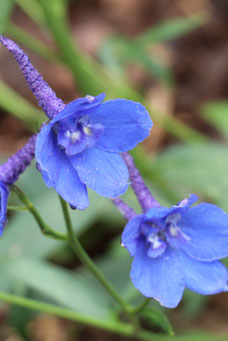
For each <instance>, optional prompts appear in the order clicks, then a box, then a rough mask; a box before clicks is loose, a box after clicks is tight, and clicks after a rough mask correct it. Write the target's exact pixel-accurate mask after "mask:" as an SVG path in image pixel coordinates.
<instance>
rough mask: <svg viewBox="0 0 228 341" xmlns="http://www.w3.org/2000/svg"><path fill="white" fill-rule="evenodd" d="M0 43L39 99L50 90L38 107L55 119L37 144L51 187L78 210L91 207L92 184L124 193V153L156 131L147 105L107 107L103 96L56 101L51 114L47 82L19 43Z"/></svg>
mask: <svg viewBox="0 0 228 341" xmlns="http://www.w3.org/2000/svg"><path fill="white" fill-rule="evenodd" d="M1 41H2V43H3V44H4V45H5V46H6V47H7V48H8V49H9V50H10V51H11V52H12V53H13V55H14V57H15V59H16V61H17V62H18V64H19V66H20V68H21V69H22V72H23V74H24V75H25V78H26V81H27V84H28V85H29V87H30V89H31V90H32V91H33V93H34V94H35V95H36V97H37V98H38V100H39V95H40V94H42V93H43V92H47V95H46V97H45V96H42V101H40V100H39V104H40V105H41V106H42V108H43V109H44V110H45V112H46V113H48V117H49V118H51V121H50V122H49V123H48V124H47V125H45V126H43V127H42V128H41V131H40V133H39V134H38V137H37V143H36V161H37V162H38V166H39V169H40V171H41V172H42V175H43V179H44V181H45V183H46V185H47V186H48V187H54V188H55V189H56V191H57V192H58V193H59V194H60V196H61V197H62V198H63V199H64V200H66V201H67V202H68V203H69V204H70V205H71V206H72V207H76V208H78V209H84V208H86V207H87V206H88V205H89V200H88V194H87V186H88V187H89V188H91V189H92V190H94V191H95V192H97V193H98V194H100V195H102V196H105V197H110V198H115V197H117V196H119V195H121V194H123V193H124V192H125V191H126V190H127V188H128V177H129V175H128V169H127V167H126V165H125V163H124V161H123V159H122V157H121V156H120V153H122V152H126V151H128V150H130V149H132V148H134V147H135V146H136V145H137V144H138V143H139V142H141V141H143V140H144V139H145V138H146V137H147V136H148V135H149V133H150V129H151V127H152V121H151V119H150V116H149V114H148V112H147V111H146V109H145V108H144V106H143V105H141V104H140V103H137V102H134V101H130V100H125V99H115V100H110V101H105V102H103V103H102V101H103V100H104V94H101V95H98V96H95V97H94V96H90V95H88V96H86V97H84V98H79V99H77V100H75V101H73V102H71V103H69V104H68V105H67V106H65V107H64V105H63V104H62V102H58V101H57V100H56V97H54V99H55V101H54V104H55V105H56V107H57V110H56V113H54V114H53V111H52V110H51V114H49V111H50V110H47V108H49V107H50V106H51V108H52V107H53V98H52V97H53V93H50V90H49V87H48V86H47V83H45V82H44V81H43V79H42V78H41V76H40V75H39V74H38V72H37V71H36V70H35V69H34V67H33V66H32V65H31V63H30V61H29V59H28V57H27V56H26V55H25V54H24V52H23V51H22V50H21V49H20V48H19V47H18V46H17V45H16V44H15V43H13V42H12V41H10V40H9V39H6V38H2V39H1ZM43 82H44V85H42V83H43ZM47 89H48V90H47ZM37 94H38V95H37ZM43 99H45V101H43ZM59 105H60V107H61V110H59ZM57 112H58V113H57Z"/></svg>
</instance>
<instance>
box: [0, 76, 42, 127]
mask: <svg viewBox="0 0 228 341" xmlns="http://www.w3.org/2000/svg"><path fill="white" fill-rule="evenodd" d="M0 107H2V108H3V109H4V110H6V111H8V112H9V113H10V114H11V115H14V116H16V117H17V118H19V119H21V120H22V121H23V122H25V123H26V124H27V126H28V127H29V128H30V129H31V130H33V131H35V130H37V128H38V127H39V126H40V124H41V123H42V122H43V121H44V120H45V116H44V113H43V112H42V111H41V110H39V109H37V108H35V107H34V106H33V105H31V104H30V103H29V102H27V101H26V100H25V99H24V98H23V97H21V96H20V95H18V94H17V93H16V92H15V91H14V90H12V89H11V88H10V87H8V86H7V85H6V84H5V83H3V82H2V81H0Z"/></svg>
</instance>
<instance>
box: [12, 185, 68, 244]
mask: <svg viewBox="0 0 228 341" xmlns="http://www.w3.org/2000/svg"><path fill="white" fill-rule="evenodd" d="M11 189H12V190H13V191H14V192H15V193H16V195H17V197H18V198H19V200H20V201H21V202H22V203H23V204H24V205H25V207H26V209H27V210H28V211H29V212H30V213H31V214H32V215H33V217H34V218H35V220H36V222H37V224H38V225H39V227H40V230H41V232H42V233H43V234H44V235H45V236H47V237H50V238H54V239H57V240H67V239H68V237H67V235H65V234H62V233H59V232H56V231H55V230H53V229H52V228H51V227H50V226H48V225H47V224H46V223H45V221H44V220H43V218H42V217H41V215H40V214H39V212H38V211H37V209H36V208H35V206H34V205H33V204H32V203H31V201H30V200H29V199H28V198H27V196H26V195H25V194H24V193H23V192H22V191H21V190H20V189H19V188H18V187H17V186H15V185H12V186H11ZM23 210H24V208H23Z"/></svg>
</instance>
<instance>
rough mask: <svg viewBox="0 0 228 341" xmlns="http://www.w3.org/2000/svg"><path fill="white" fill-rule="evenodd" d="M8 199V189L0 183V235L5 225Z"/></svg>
mask: <svg viewBox="0 0 228 341" xmlns="http://www.w3.org/2000/svg"><path fill="white" fill-rule="evenodd" d="M8 197H9V190H8V187H7V186H6V185H5V184H4V183H3V182H0V235H1V234H2V232H3V228H4V226H5V225H6V223H7V203H8Z"/></svg>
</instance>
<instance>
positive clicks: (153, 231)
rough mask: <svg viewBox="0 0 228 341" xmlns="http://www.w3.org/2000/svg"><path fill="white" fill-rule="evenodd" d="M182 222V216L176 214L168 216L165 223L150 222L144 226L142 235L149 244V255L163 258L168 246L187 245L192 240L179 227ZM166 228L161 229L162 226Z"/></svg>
mask: <svg viewBox="0 0 228 341" xmlns="http://www.w3.org/2000/svg"><path fill="white" fill-rule="evenodd" d="M180 220H181V214H180V213H175V214H171V215H168V216H167V217H166V219H165V221H163V223H162V220H161V221H159V222H158V223H157V224H156V223H154V222H149V223H146V224H144V225H143V228H142V234H143V235H144V237H146V241H147V243H148V244H149V248H148V251H147V254H148V256H149V257H152V258H155V257H158V256H161V255H162V254H163V253H164V252H165V249H166V247H167V246H168V245H171V246H173V247H180V243H186V242H188V241H189V240H190V238H189V236H187V235H186V234H185V233H184V232H183V231H181V229H180V227H179V226H178V222H179V221H180ZM162 225H163V226H164V227H161V226H162Z"/></svg>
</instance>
